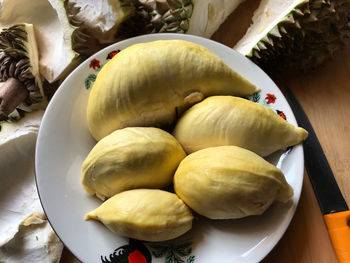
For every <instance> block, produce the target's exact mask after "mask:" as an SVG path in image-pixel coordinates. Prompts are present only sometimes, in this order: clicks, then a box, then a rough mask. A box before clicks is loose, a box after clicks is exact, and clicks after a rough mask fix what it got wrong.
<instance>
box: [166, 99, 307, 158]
mask: <svg viewBox="0 0 350 263" xmlns="http://www.w3.org/2000/svg"><path fill="white" fill-rule="evenodd" d="M173 134H174V136H175V138H176V139H177V140H178V141H179V142H180V144H181V145H182V146H183V148H184V149H185V151H186V152H187V153H192V152H194V151H197V150H200V149H203V148H207V147H212V146H222V145H235V146H240V147H243V148H245V149H248V150H250V151H253V152H255V153H257V154H259V155H260V156H267V155H269V154H271V153H273V152H275V151H277V150H280V149H286V148H287V147H288V146H292V145H296V144H298V143H300V142H302V141H303V140H304V139H305V138H306V137H307V135H308V133H307V131H306V130H304V129H303V128H300V127H295V126H294V125H292V124H290V123H288V122H287V121H285V120H284V119H282V118H281V117H280V116H279V115H278V114H276V113H275V112H274V111H273V110H272V109H270V108H268V107H266V106H264V105H261V104H259V103H255V102H252V101H249V100H247V99H243V98H238V97H233V96H212V97H209V98H206V99H205V100H203V101H202V102H200V103H197V104H196V105H194V106H192V107H191V108H190V109H189V110H187V111H186V112H185V113H184V114H183V116H181V118H180V119H179V120H178V122H177V123H176V126H175V129H174V132H173Z"/></svg>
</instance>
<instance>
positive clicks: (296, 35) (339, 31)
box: [234, 0, 350, 73]
mask: <svg viewBox="0 0 350 263" xmlns="http://www.w3.org/2000/svg"><path fill="white" fill-rule="evenodd" d="M349 12H350V1H348V0H329V1H323V0H310V1H307V0H293V1H285V0H262V1H261V3H260V6H259V7H258V9H257V10H256V11H255V13H254V16H253V18H252V20H253V23H252V25H251V26H250V28H249V29H248V31H247V32H246V34H245V35H244V36H243V38H242V39H241V40H240V41H239V42H238V43H237V44H236V45H235V47H234V49H236V50H237V51H238V52H240V53H242V54H243V55H246V56H247V57H249V58H250V59H251V60H252V61H254V62H255V63H256V64H258V65H259V66H260V67H262V68H263V69H264V70H266V71H269V72H271V73H272V72H276V71H277V70H280V69H283V68H297V69H307V68H314V67H316V66H318V65H320V64H321V63H323V62H324V61H325V60H326V59H329V58H331V57H332V56H333V55H334V53H335V52H336V51H337V50H339V49H341V48H342V47H343V46H344V44H345V42H344V41H345V40H346V39H347V38H348V37H349V33H350V26H349V22H350V17H349V15H348V14H349Z"/></svg>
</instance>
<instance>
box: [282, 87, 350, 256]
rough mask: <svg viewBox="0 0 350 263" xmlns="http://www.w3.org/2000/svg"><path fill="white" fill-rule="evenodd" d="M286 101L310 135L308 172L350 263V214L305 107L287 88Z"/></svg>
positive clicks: (337, 248)
mask: <svg viewBox="0 0 350 263" xmlns="http://www.w3.org/2000/svg"><path fill="white" fill-rule="evenodd" d="M284 93H285V94H284V95H285V97H286V99H287V101H288V103H289V105H290V107H291V108H292V110H293V112H294V115H295V118H296V120H297V122H298V125H299V126H300V127H303V128H304V129H306V130H307V131H308V132H309V136H308V138H307V139H306V140H305V141H304V142H303V146H304V158H305V168H306V171H307V174H308V176H309V178H310V181H311V184H312V187H313V190H314V193H315V196H316V198H317V201H318V204H319V206H320V209H321V212H322V214H323V217H324V220H325V222H326V225H327V229H328V233H329V236H330V238H331V241H332V244H333V247H334V250H335V253H336V255H337V258H338V260H339V262H340V263H345V262H346V263H349V262H350V211H349V208H348V205H347V204H346V201H345V200H344V198H343V195H342V193H341V191H340V189H339V187H338V184H337V182H336V180H335V178H334V175H333V172H332V169H331V167H330V166H329V163H328V160H327V158H326V156H325V154H324V152H323V149H322V147H321V144H320V142H319V140H318V138H317V136H316V134H315V131H314V129H313V128H312V125H311V123H310V121H309V119H308V117H307V116H306V114H305V112H304V110H303V108H302V106H301V105H300V103H299V101H298V100H297V99H296V97H295V96H294V94H293V93H292V91H291V90H290V89H288V87H286V89H285V92H284Z"/></svg>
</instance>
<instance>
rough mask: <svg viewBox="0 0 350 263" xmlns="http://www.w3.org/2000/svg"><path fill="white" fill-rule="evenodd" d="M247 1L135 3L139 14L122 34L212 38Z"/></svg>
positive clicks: (145, 0)
mask: <svg viewBox="0 0 350 263" xmlns="http://www.w3.org/2000/svg"><path fill="white" fill-rule="evenodd" d="M243 1H244V0H229V1H222V0H133V1H132V2H133V3H134V5H135V7H136V13H135V15H134V16H132V17H131V19H130V20H129V21H126V23H125V24H124V25H123V26H122V28H120V31H119V34H120V35H123V34H124V35H130V33H134V34H135V33H136V34H139V33H163V32H169V33H187V34H192V35H198V36H202V37H207V38H209V37H211V36H212V34H214V33H215V31H216V30H217V29H218V28H219V26H220V25H221V24H222V23H223V22H224V21H225V20H226V19H227V17H228V16H229V15H230V14H231V13H232V12H233V11H234V10H235V9H236V8H237V7H238V6H239V4H240V3H242V2H243Z"/></svg>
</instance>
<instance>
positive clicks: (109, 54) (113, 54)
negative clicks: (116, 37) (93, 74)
mask: <svg viewBox="0 0 350 263" xmlns="http://www.w3.org/2000/svg"><path fill="white" fill-rule="evenodd" d="M119 52H120V49H118V50H113V51H111V52H109V53H108V56H107V59H112V58H113V57H114V56H115V55H117V54H118V53H119Z"/></svg>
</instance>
